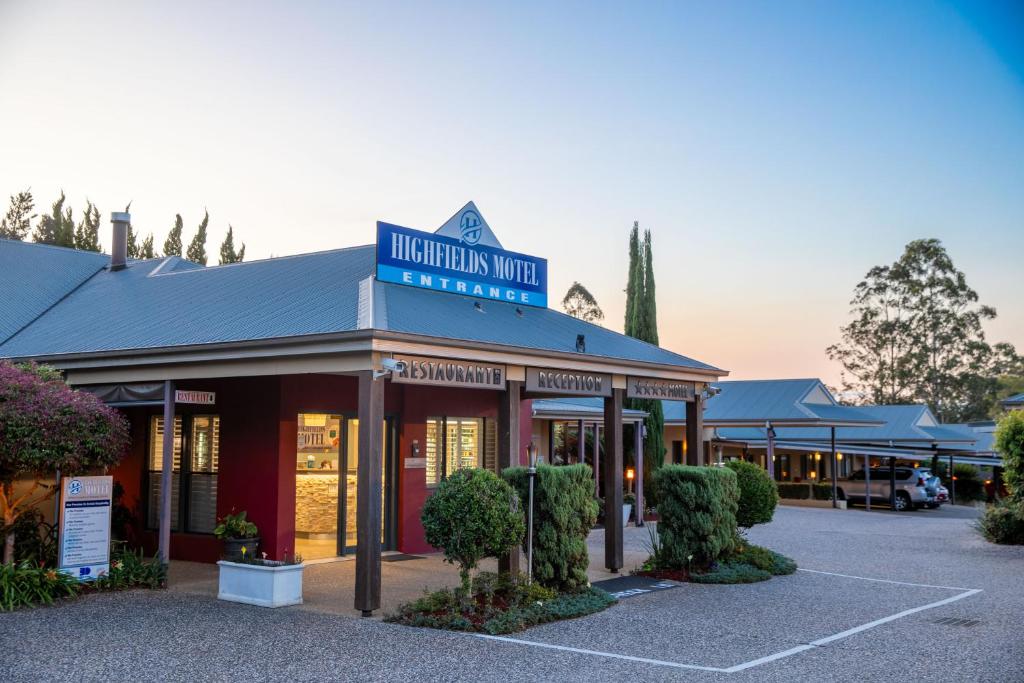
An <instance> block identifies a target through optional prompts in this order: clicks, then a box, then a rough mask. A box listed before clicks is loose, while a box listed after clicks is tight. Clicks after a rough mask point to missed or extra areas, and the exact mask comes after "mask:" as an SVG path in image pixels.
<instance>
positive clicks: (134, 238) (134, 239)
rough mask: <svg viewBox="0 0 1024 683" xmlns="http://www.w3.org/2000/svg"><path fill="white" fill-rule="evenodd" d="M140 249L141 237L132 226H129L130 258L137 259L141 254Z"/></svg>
mask: <svg viewBox="0 0 1024 683" xmlns="http://www.w3.org/2000/svg"><path fill="white" fill-rule="evenodd" d="M140 251H141V250H140V249H139V236H138V235H137V234H135V228H133V227H132V224H131V223H129V224H128V258H130V259H137V258H140V257H139V253H140Z"/></svg>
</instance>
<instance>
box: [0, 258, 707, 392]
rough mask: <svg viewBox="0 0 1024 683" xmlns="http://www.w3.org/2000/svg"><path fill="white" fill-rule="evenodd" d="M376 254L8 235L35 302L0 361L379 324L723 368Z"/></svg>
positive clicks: (2, 279)
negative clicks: (187, 255)
mask: <svg viewBox="0 0 1024 683" xmlns="http://www.w3.org/2000/svg"><path fill="white" fill-rule="evenodd" d="M375 263H376V262H375V247H374V245H367V246H359V247H351V248H347V249H337V250H333V251H322V252H315V253H311V254H302V255H297V256H285V257H280V258H271V259H266V260H262V261H249V262H245V263H237V264H230V265H223V266H211V267H204V266H201V265H198V264H195V263H190V262H188V261H184V260H182V259H181V258H179V257H168V258H162V259H153V260H141V261H129V262H128V264H127V267H126V268H124V269H123V270H120V271H116V272H114V271H111V270H110V269H109V268H108V267H106V264H107V257H106V256H103V255H102V254H92V253H86V252H75V251H73V250H67V249H57V248H53V247H46V246H43V245H38V244H32V243H22V242H14V243H12V242H9V241H6V240H5V241H4V242H3V244H2V245H0V274H2V276H0V293H3V294H5V295H6V296H5V298H6V299H7V300H9V301H10V300H13V301H19V302H20V301H21V300H22V299H32V300H31V301H29V302H26V303H24V304H20V303H19V305H18V306H16V307H14V310H13V311H12V312H10V313H8V312H6V311H5V313H4V316H5V317H4V319H3V320H2V321H0V332H2V331H3V330H7V331H8V334H7V335H6V336H2V335H0V341H2V343H0V358H4V357H6V358H33V357H34V358H44V359H58V358H60V357H74V356H81V355H87V354H96V353H115V352H136V351H151V350H158V349H161V350H162V349H169V348H175V347H191V346H196V345H205V344H209V345H213V344H231V343H241V342H247V341H255V340H271V339H295V340H301V339H302V338H303V337H310V336H313V335H325V334H335V333H344V332H354V331H357V330H370V329H372V330H375V331H387V332H396V333H406V334H410V335H422V336H424V337H431V338H435V339H452V340H459V341H464V340H468V341H474V342H482V343H486V344H493V345H500V346H503V347H507V348H527V349H534V350H540V351H552V352H564V353H573V354H576V353H577V352H576V338H577V335H584V336H585V338H586V353H585V354H578V355H580V356H582V357H586V356H590V357H597V358H605V359H619V360H626V361H636V362H641V363H651V364H658V365H664V366H671V367H675V368H683V369H689V370H694V371H697V372H700V373H702V374H706V375H708V376H709V378H713V377H717V376H720V375H723V374H725V373H724V371H722V370H718V369H717V368H714V367H713V366H711V365H708V364H706V363H702V362H700V361H697V360H694V359H692V358H688V357H686V356H682V355H680V354H677V353H674V352H672V351H668V350H666V349H662V348H660V347H658V346H654V345H652V344H648V343H646V342H643V341H640V340H638V339H633V338H632V337H627V336H625V335H622V334H619V333H617V332H613V331H612V330H608V329H605V328H603V327H600V326H597V325H593V324H591V323H587V322H584V321H582V320H579V319H577V318H573V317H571V316H568V315H565V314H564V313H560V312H558V311H555V310H551V309H548V308H532V307H528V306H516V305H515V304H512V303H504V302H499V301H485V300H481V299H475V298H470V297H467V296H462V295H458V294H449V293H444V292H434V291H428V290H423V289H416V288H412V287H405V286H402V285H394V284H386V283H380V282H376V281H375V280H374V279H373V275H374V272H375ZM47 276H53V283H52V284H53V286H52V287H50V288H49V289H45V291H44V292H42V293H39V295H38V296H37V292H36V291H34V290H35V289H36V286H35V285H34V284H33V283H35V282H36V281H37V280H39V281H44V282H45V281H46V277H47ZM364 282H367V283H369V284H371V285H372V289H369V288H367V287H366V286H365V285H363V284H362V283H364ZM26 283H28V284H27V285H26ZM368 291H369V292H371V293H372V298H371V297H369V296H367V292H368ZM368 299H370V300H369V301H368ZM361 307H363V308H366V307H368V308H369V309H370V310H369V311H366V310H361ZM19 330H20V331H19Z"/></svg>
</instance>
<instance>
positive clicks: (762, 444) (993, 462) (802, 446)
mask: <svg viewBox="0 0 1024 683" xmlns="http://www.w3.org/2000/svg"><path fill="white" fill-rule="evenodd" d="M743 444H744V445H746V446H747V447H748V448H757V449H763V448H767V447H768V442H767V441H766V440H764V439H761V440H753V441H744V442H743ZM775 448H776V449H782V450H791V451H801V452H807V453H815V452H822V451H824V450H825V449H824V448H823V444H820V443H813V442H806V441H776V442H775ZM836 450H837V451H840V452H842V453H843V454H844V455H871V456H877V457H882V458H903V459H904V460H930V459H931V458H932V456H934V455H936V452H935V451H933V450H930V449H926V448H900V447H897V446H894V447H891V448H890V447H888V446H865V445H863V444H837V447H836ZM938 455H939V456H940V457H941V458H942V459H943V460H946V459H948V458H949V457H950V456H952V457H953V461H954V462H963V463H968V464H970V465H989V466H994V467H1002V466H1003V460H1002V458H999V457H994V456H984V455H975V454H972V453H963V452H952V453H951V452H939V453H938Z"/></svg>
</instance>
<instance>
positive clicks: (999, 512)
mask: <svg viewBox="0 0 1024 683" xmlns="http://www.w3.org/2000/svg"><path fill="white" fill-rule="evenodd" d="M978 531H980V532H981V535H982V536H984V537H985V539H986V540H988V541H991V542H992V543H1000V544H1004V545H1024V504H1021V503H1020V502H1018V501H1015V500H1004V501H1000V502H999V503H996V504H995V505H989V506H988V507H987V508H985V514H984V516H982V518H981V519H979V520H978Z"/></svg>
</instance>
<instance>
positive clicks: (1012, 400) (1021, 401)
mask: <svg viewBox="0 0 1024 683" xmlns="http://www.w3.org/2000/svg"><path fill="white" fill-rule="evenodd" d="M1000 403H1002V404H1003V405H1004V406H1020V405H1024V394H1014V395H1013V396H1008V397H1007V398H1004V399H1003V400H1002V401H1000Z"/></svg>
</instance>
